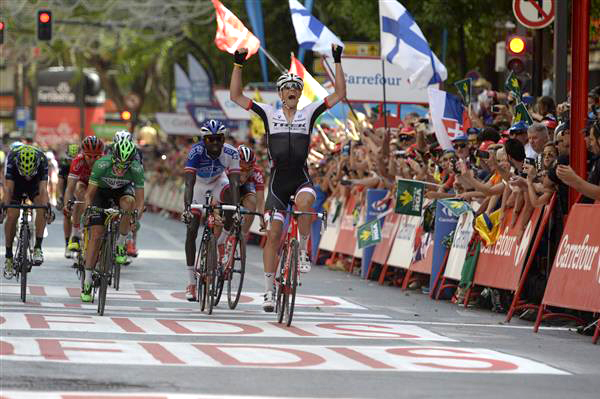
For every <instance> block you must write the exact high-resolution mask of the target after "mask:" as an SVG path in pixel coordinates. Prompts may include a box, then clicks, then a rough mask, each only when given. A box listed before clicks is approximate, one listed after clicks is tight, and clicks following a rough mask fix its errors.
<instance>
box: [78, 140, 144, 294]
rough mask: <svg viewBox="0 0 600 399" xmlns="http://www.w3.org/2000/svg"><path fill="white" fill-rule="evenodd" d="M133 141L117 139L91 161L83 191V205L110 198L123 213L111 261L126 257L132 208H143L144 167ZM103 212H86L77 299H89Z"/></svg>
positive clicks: (106, 203)
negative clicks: (86, 230)
mask: <svg viewBox="0 0 600 399" xmlns="http://www.w3.org/2000/svg"><path fill="white" fill-rule="evenodd" d="M135 149H136V147H135V144H133V142H131V140H121V141H120V142H118V143H116V144H115V145H114V147H113V153H112V155H107V156H104V157H102V158H100V159H98V160H97V161H96V162H95V163H94V167H93V169H92V174H91V176H90V181H89V185H88V189H87V191H86V194H85V208H86V209H88V207H90V206H94V207H98V208H104V209H107V208H109V207H110V201H111V200H114V202H115V204H117V205H118V206H119V208H120V209H121V210H123V211H125V212H126V213H125V214H124V215H123V217H122V218H121V225H120V227H119V233H120V234H119V238H118V239H117V253H116V257H115V261H116V262H117V263H119V264H124V263H125V262H126V261H127V254H126V252H125V239H126V238H127V234H128V233H129V231H130V229H131V219H132V216H133V212H134V210H137V212H138V215H140V216H141V214H142V211H143V209H144V168H143V167H142V165H140V163H139V162H138V161H136V160H134V155H135ZM104 220H105V217H104V214H93V215H90V217H89V219H88V221H87V223H88V227H89V231H90V239H89V241H88V248H87V251H86V254H85V280H84V283H83V290H82V291H81V300H82V301H83V302H91V300H92V295H91V294H92V270H93V269H94V266H95V263H96V259H97V257H98V250H99V247H100V239H101V237H102V234H103V233H104Z"/></svg>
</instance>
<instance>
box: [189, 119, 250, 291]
mask: <svg viewBox="0 0 600 399" xmlns="http://www.w3.org/2000/svg"><path fill="white" fill-rule="evenodd" d="M200 131H201V132H202V140H201V141H200V142H199V143H198V144H195V145H194V146H193V147H192V149H191V150H190V153H189V155H188V158H187V161H186V163H185V169H184V170H185V196H184V199H183V201H184V212H183V215H182V219H183V220H184V221H185V222H186V223H187V225H188V228H187V234H186V239H185V258H186V262H187V269H188V285H187V287H186V292H185V296H186V299H187V300H188V301H195V300H196V274H195V272H194V261H195V256H196V237H197V236H198V229H199V227H200V216H201V212H200V211H196V210H191V209H190V205H191V204H193V203H195V204H204V203H205V201H206V193H207V192H208V191H210V192H211V194H212V198H213V201H215V202H217V203H223V202H224V203H228V204H235V205H237V204H239V202H240V192H239V186H240V157H239V154H238V151H237V148H235V147H233V146H231V145H229V144H224V143H225V133H226V131H227V129H226V128H225V125H224V124H223V123H222V122H220V121H217V120H214V119H210V120H208V121H206V122H205V123H204V125H203V126H202V128H201V129H200ZM194 214H195V215H196V217H194ZM231 222H232V221H231V214H230V213H229V212H225V224H224V228H223V229H222V231H221V234H220V235H219V238H218V239H217V244H218V245H221V244H223V243H224V241H225V239H226V238H227V237H228V236H229V229H230V228H231Z"/></svg>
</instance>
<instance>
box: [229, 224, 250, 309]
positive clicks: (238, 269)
mask: <svg viewBox="0 0 600 399" xmlns="http://www.w3.org/2000/svg"><path fill="white" fill-rule="evenodd" d="M232 257H233V259H232V260H231V267H230V268H229V269H228V270H226V273H227V276H226V277H227V303H228V304H229V309H235V307H236V306H237V304H238V302H239V301H240V296H241V295H242V286H243V285H244V274H245V273H246V243H245V242H244V240H243V235H242V233H239V234H238V235H237V237H236V240H235V244H234V245H233V253H232Z"/></svg>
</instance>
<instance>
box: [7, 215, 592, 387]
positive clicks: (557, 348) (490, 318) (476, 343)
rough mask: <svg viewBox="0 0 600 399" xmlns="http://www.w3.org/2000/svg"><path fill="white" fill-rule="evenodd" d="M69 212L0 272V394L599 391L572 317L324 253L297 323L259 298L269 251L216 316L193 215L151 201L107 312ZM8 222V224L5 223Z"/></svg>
mask: <svg viewBox="0 0 600 399" xmlns="http://www.w3.org/2000/svg"><path fill="white" fill-rule="evenodd" d="M61 222H62V221H61V220H60V219H57V221H56V222H55V223H54V224H53V225H51V226H49V229H48V231H49V235H48V237H47V238H46V239H45V241H44V248H45V258H46V261H45V263H44V264H43V265H42V266H41V267H38V268H35V269H34V270H33V271H32V273H30V275H29V286H30V291H29V295H28V302H27V303H26V304H23V303H21V302H20V300H19V297H18V293H19V287H18V285H17V284H18V283H17V282H16V281H14V280H11V281H7V280H4V279H2V283H1V285H0V338H1V342H0V388H1V390H2V392H0V398H67V397H69V398H71V399H74V398H91V397H94V398H97V397H101V398H102V397H104V398H107V397H108V396H104V395H107V394H110V398H111V399H115V398H121V397H123V398H125V397H127V398H132V397H135V398H202V397H215V398H224V397H237V396H240V397H303V398H316V397H319V398H322V397H327V398H334V397H335V398H398V397H406V398H431V397H441V398H496V397H498V398H500V397H502V398H505V397H509V398H538V397H543V398H545V399H549V398H567V397H576V398H596V399H597V398H598V397H600V396H599V394H598V392H600V345H596V346H594V345H592V344H591V337H584V336H581V335H578V334H576V333H574V332H573V331H569V330H568V329H567V328H558V327H554V328H542V330H541V331H540V332H539V333H538V334H534V333H533V332H532V325H531V323H530V322H525V321H522V320H519V319H515V320H513V321H512V322H511V323H510V324H508V325H507V324H504V323H503V320H504V315H497V314H493V313H490V312H488V311H484V310H476V309H464V308H459V307H457V306H455V305H452V304H450V303H448V302H446V301H432V300H430V299H429V298H428V297H426V296H424V295H422V294H420V293H418V292H416V291H406V292H405V291H402V290H400V289H398V288H395V287H384V286H379V285H378V284H376V283H373V282H367V281H364V280H361V279H359V278H358V277H356V276H353V275H350V274H348V273H343V272H334V271H330V270H328V269H326V268H324V267H313V270H312V271H311V272H310V273H309V274H308V275H305V276H303V279H302V281H303V284H302V286H301V287H300V288H299V291H298V292H299V297H298V307H297V309H296V315H295V317H294V323H293V326H292V328H286V327H282V326H281V325H278V324H277V323H276V320H275V316H274V315H273V314H266V313H263V312H262V309H261V302H262V301H261V292H262V289H263V277H262V271H261V270H262V265H261V252H260V249H259V248H258V247H256V246H249V247H248V264H247V274H246V280H245V287H244V296H243V298H242V301H241V303H240V305H239V306H238V308H237V309H236V310H235V311H231V310H229V309H228V308H227V306H226V303H222V304H220V305H219V307H218V308H217V309H215V312H214V313H213V315H211V316H208V315H206V314H203V313H201V312H200V310H199V306H198V304H197V303H190V302H187V301H185V300H184V299H183V289H184V287H185V284H186V270H185V267H184V253H183V242H184V227H183V225H182V224H181V223H178V222H176V221H173V220H170V219H165V218H163V217H161V216H159V215H156V214H154V215H153V214H148V215H146V216H145V218H144V220H143V224H142V230H141V231H140V235H139V243H138V246H139V248H140V256H139V257H138V258H137V259H135V260H134V262H133V263H132V264H131V265H130V266H128V267H127V268H126V269H125V270H124V271H123V273H122V278H121V290H120V291H119V292H116V291H113V290H110V291H109V293H108V302H107V307H106V313H105V316H104V317H99V316H97V315H96V306H95V304H94V305H83V304H81V302H80V300H79V289H78V281H77V280H76V277H75V273H74V271H73V269H71V268H70V261H67V260H66V259H64V257H63V247H62V244H63V238H62V224H61ZM2 234H3V233H2Z"/></svg>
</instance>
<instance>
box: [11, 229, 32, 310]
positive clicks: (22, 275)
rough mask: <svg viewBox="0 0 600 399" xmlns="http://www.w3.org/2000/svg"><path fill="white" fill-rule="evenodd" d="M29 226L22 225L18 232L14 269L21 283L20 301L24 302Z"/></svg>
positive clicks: (25, 296)
mask: <svg viewBox="0 0 600 399" xmlns="http://www.w3.org/2000/svg"><path fill="white" fill-rule="evenodd" d="M29 235H30V232H29V228H28V227H26V226H24V227H23V228H22V229H21V231H20V232H19V244H18V247H17V250H18V254H17V262H18V264H17V265H16V268H15V270H17V272H18V273H19V280H20V283H21V301H23V303H25V302H26V301H27V273H29V261H30V259H29V241H30V240H31V238H30V236H29Z"/></svg>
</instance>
